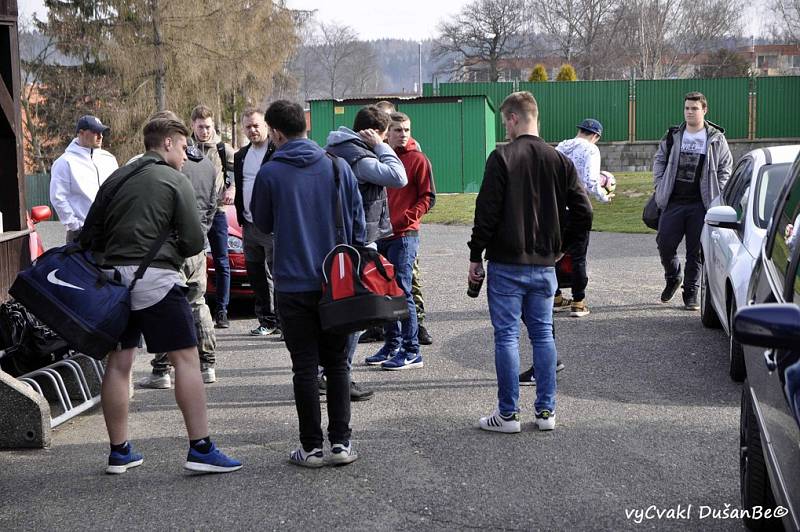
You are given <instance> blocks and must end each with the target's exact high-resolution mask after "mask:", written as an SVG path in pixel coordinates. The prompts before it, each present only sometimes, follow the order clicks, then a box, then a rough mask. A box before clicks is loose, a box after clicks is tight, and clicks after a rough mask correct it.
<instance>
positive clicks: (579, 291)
mask: <svg viewBox="0 0 800 532" xmlns="http://www.w3.org/2000/svg"><path fill="white" fill-rule="evenodd" d="M589 234H590V233H589V231H586V233H585V234H583V235H581V237H580V238H578V239H576V240H575V241H574V242H573V243H572V244H571V245H570V246H569V249H568V250H567V251H568V252H569V254H570V256H571V257H572V286H571V289H572V299H573V301H583V300H584V299H586V285H587V284H589V276H588V275H587V274H586V253H587V251H588V250H589ZM556 293H557V294H560V293H561V290H557V291H556Z"/></svg>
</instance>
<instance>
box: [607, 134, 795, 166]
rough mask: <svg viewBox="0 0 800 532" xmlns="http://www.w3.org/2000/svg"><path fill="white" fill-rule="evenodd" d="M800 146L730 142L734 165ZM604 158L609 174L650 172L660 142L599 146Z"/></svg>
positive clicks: (777, 141) (777, 142) (782, 141)
mask: <svg viewBox="0 0 800 532" xmlns="http://www.w3.org/2000/svg"><path fill="white" fill-rule="evenodd" d="M784 144H800V139H772V140H766V141H763V140H762V141H752V140H729V141H728V145H729V146H730V148H731V153H732V154H733V160H734V164H735V163H736V161H738V160H739V158H740V157H742V156H743V155H744V154H746V153H747V152H749V151H751V150H755V149H758V148H765V147H767V146H780V145H784ZM598 147H599V148H600V154H601V155H602V157H603V162H602V168H603V170H608V171H609V172H649V171H650V170H652V169H653V156H654V155H655V153H656V149H657V147H658V142H650V141H645V142H634V143H627V142H612V143H610V144H602V143H601V144H598Z"/></svg>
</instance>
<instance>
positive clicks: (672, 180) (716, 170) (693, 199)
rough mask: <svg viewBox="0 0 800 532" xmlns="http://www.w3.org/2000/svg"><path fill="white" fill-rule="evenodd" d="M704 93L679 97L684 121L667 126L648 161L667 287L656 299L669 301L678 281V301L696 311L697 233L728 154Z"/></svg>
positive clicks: (725, 171)
mask: <svg viewBox="0 0 800 532" xmlns="http://www.w3.org/2000/svg"><path fill="white" fill-rule="evenodd" d="M707 112H708V102H707V101H706V97H705V96H703V94H702V93H699V92H690V93H688V94H687V95H686V96H685V98H684V104H683V116H684V119H685V121H684V123H682V124H681V125H680V126H677V127H671V128H669V130H668V131H667V133H666V135H664V138H662V139H661V142H660V143H659V145H658V151H657V152H656V156H655V160H654V161H653V181H654V185H655V189H656V203H657V204H658V208H659V209H660V210H661V217H660V219H659V222H658V235H657V236H656V242H657V243H658V252H659V255H660V256H661V264H662V265H663V266H664V277H665V279H666V286H665V287H664V291H663V292H661V302H662V303H667V302H669V301H670V300H671V299H672V298H673V296H675V292H677V291H678V288H679V287H680V285H681V281H683V304H684V306H685V308H686V309H687V310H699V309H700V305H699V303H698V300H697V289H698V287H699V286H700V233H701V232H702V230H703V221H704V219H705V214H706V209H708V206H709V204H710V203H711V201H712V200H713V199H714V198H715V197H716V196H717V195H718V194H719V193H720V192H721V191H722V189H723V188H725V183H726V182H727V181H728V178H729V177H730V175H731V166H732V161H733V159H732V157H731V151H730V149H729V148H728V141H727V140H726V139H725V130H724V129H722V128H721V127H719V126H718V125H716V124H713V123H711V122H709V121H707V120H706V119H705V115H706V113H707ZM684 237H686V265H685V268H686V271H685V273H684V275H685V278H682V277H681V264H680V260H678V245H679V244H680V243H681V240H683V238H684Z"/></svg>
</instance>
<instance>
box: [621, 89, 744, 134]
mask: <svg viewBox="0 0 800 532" xmlns="http://www.w3.org/2000/svg"><path fill="white" fill-rule="evenodd" d="M692 91H700V92H702V93H703V94H704V95H705V97H706V99H707V100H708V113H707V114H706V119H707V120H710V121H711V122H714V123H715V124H719V125H720V126H722V127H723V128H724V129H725V136H726V137H727V138H728V139H746V138H747V126H748V109H749V93H750V78H720V79H658V80H641V81H637V82H636V140H657V139H660V138H661V137H662V136H663V135H664V132H666V130H667V128H669V127H670V126H672V125H677V124H680V123H681V122H683V102H684V100H683V97H684V96H685V95H686V93H688V92H692Z"/></svg>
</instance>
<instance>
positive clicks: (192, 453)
mask: <svg viewBox="0 0 800 532" xmlns="http://www.w3.org/2000/svg"><path fill="white" fill-rule="evenodd" d="M188 135H189V129H188V128H187V127H186V126H185V125H184V124H183V123H182V122H180V121H177V120H174V119H168V118H156V119H153V120H151V121H150V122H148V123H147V124H146V125H145V127H144V145H145V149H146V153H145V154H144V155H143V156H142V158H141V160H140V161H139V162H138V163H137V164H136V166H135V167H132V166H130V165H126V166H123V167H122V168H120V169H119V170H117V171H116V172H115V173H114V174H112V175H111V176H110V177H109V178H108V180H107V181H106V182H105V183H103V186H101V187H100V190H99V192H98V194H97V198H96V199H95V202H94V204H93V205H92V208H91V209H90V211H89V214H88V216H87V219H86V224H85V227H84V231H83V232H82V233H81V236H80V243H81V245H82V246H83V247H84V248H91V249H92V250H93V251H96V252H99V253H101V254H102V256H103V264H104V266H105V267H106V268H108V269H110V270H114V271H115V272H116V274H118V275H119V276H120V277H121V279H122V282H124V283H126V284H130V282H131V281H132V280H133V278H134V275H135V272H136V270H137V269H138V268H139V265H140V264H141V262H142V260H143V258H144V257H145V256H146V255H147V253H148V251H149V249H150V247H151V246H152V245H153V242H154V241H156V240H157V239H158V238H159V235H161V234H162V233H163V232H164V231H165V230H167V229H169V230H170V235H169V237H168V238H167V239H166V241H165V242H164V244H163V245H162V246H161V247H160V249H159V251H158V252H157V253H156V255H155V257H154V259H153V260H152V262H151V263H150V266H149V267H148V268H147V270H146V271H145V273H144V276H143V277H142V278H141V279H139V280H138V281H137V283H136V285H135V287H134V289H133V290H132V291H131V317H130V320H129V322H128V328H127V329H126V331H125V332H124V333H123V335H122V337H121V338H120V344H119V350H117V351H113V352H111V353H109V355H108V362H107V364H106V373H105V376H104V378H103V385H102V390H101V403H102V405H103V417H104V418H105V422H106V428H107V430H108V436H109V440H110V443H111V453H110V455H109V458H108V467H107V468H106V472H107V473H110V474H120V473H125V472H126V471H127V470H128V469H130V468H131V467H136V466H138V465H141V464H142V462H143V458H142V455H141V454H139V453H137V452H136V451H134V449H133V446H132V445H131V444H130V442H128V401H129V396H128V394H129V389H130V379H131V369H132V367H133V358H134V355H135V353H136V348H137V346H138V345H139V339H140V336H141V335H144V338H145V340H146V342H147V349H148V351H150V352H151V353H160V352H166V353H167V354H168V357H169V359H170V362H172V364H173V366H175V398H176V400H177V402H178V407H179V408H180V409H181V412H182V414H183V419H184V422H185V423H186V429H187V432H188V435H189V453H188V457H187V459H186V463H185V464H184V467H185V468H186V469H189V470H192V471H201V472H206V473H225V472H229V471H236V470H238V469H240V468H241V467H242V464H241V463H240V462H238V461H237V460H233V459H231V458H229V457H227V456H225V455H224V454H223V453H222V452H221V451H220V450H219V449H217V447H216V446H215V445H214V444H213V443H212V441H211V439H210V437H209V431H208V414H207V408H206V395H205V389H204V388H203V379H202V377H201V374H200V363H199V358H198V354H197V336H196V334H195V326H194V320H193V319H192V311H191V308H190V307H189V303H188V301H187V299H186V296H185V295H184V292H183V290H182V288H183V284H182V282H181V277H180V274H179V273H178V272H179V270H180V268H181V265H182V264H183V262H184V260H185V259H186V258H187V257H191V256H193V255H196V254H197V253H199V252H200V251H202V249H203V245H204V239H203V231H202V229H201V226H200V219H199V217H198V215H197V208H196V205H195V198H194V191H193V190H192V186H191V184H190V183H189V180H188V179H186V176H184V175H183V174H181V173H180V169H181V168H182V167H183V164H184V162H185V161H186V137H187V136H188ZM132 168H135V169H134V170H132ZM131 171H135V172H136V173H135V175H132V176H131V177H130V178H129V179H128V180H127V181H126V182H125V183H124V184H122V185H121V186H119V187H117V183H118V182H119V179H121V178H122V177H123V176H125V175H128V174H130V172H131Z"/></svg>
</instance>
